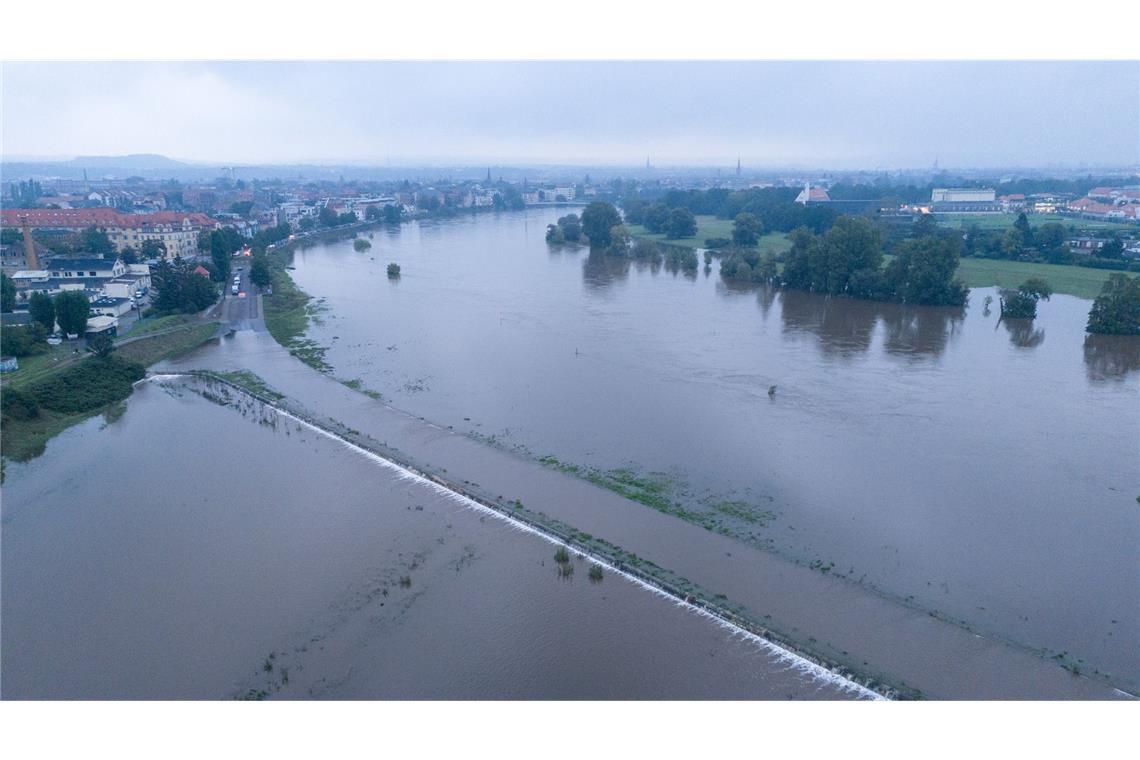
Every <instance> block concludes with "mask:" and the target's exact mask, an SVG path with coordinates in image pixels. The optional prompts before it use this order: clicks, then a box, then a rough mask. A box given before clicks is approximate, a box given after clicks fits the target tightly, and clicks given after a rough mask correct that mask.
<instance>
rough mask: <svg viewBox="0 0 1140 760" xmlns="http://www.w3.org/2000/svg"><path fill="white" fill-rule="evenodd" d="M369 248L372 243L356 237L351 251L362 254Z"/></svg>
mask: <svg viewBox="0 0 1140 760" xmlns="http://www.w3.org/2000/svg"><path fill="white" fill-rule="evenodd" d="M371 247H372V243H370V242H369V241H368V238H361V237H358V238H357V239H356V240H353V241H352V249H353V250H354V251H356V252H357V253H363V252H364V251H367V250H368V249H369V248H371Z"/></svg>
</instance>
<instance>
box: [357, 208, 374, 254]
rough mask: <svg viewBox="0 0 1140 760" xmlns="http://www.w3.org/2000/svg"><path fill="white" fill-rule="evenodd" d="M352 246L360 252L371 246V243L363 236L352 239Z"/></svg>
mask: <svg viewBox="0 0 1140 760" xmlns="http://www.w3.org/2000/svg"><path fill="white" fill-rule="evenodd" d="M369 210H370V211H371V209H369ZM352 247H353V249H354V250H356V251H357V252H358V253H360V252H364V251H367V250H368V249H369V248H371V247H372V243H369V242H368V241H367V240H365V239H364V238H357V239H356V240H353V241H352Z"/></svg>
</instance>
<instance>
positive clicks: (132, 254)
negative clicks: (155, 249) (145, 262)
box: [119, 245, 139, 264]
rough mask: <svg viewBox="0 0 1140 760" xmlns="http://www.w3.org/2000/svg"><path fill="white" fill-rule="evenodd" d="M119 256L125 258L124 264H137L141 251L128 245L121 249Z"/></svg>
mask: <svg viewBox="0 0 1140 760" xmlns="http://www.w3.org/2000/svg"><path fill="white" fill-rule="evenodd" d="M119 258H120V259H122V260H123V263H124V264H137V263H138V261H139V253H138V251H136V250H135V249H134V248H132V247H131V246H129V245H128V246H124V247H123V250H121V251H119Z"/></svg>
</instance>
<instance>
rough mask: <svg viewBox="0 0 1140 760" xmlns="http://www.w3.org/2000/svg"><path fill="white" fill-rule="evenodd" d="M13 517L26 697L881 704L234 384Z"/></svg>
mask: <svg viewBox="0 0 1140 760" xmlns="http://www.w3.org/2000/svg"><path fill="white" fill-rule="evenodd" d="M193 388H197V389H198V390H199V391H203V390H204V391H205V396H207V397H209V398H210V399H213V400H207V397H203V395H201V394H200V393H196V392H193V391H192V389H193ZM217 402H222V403H217ZM223 404H224V405H223ZM2 519H3V525H2V527H3V547H2V548H3V553H2V570H3V574H2V584H3V586H2V592H3V595H2V600H3V610H2V612H3V614H2V619H0V638H2V653H3V654H2V656H3V661H2V669H3V683H2V685H0V688H2V692H3V696H4V698H7V699H19V698H40V699H43V698H48V699H72V698H75V699H152V698H153V699H170V698H191V699H215V698H230V697H233V698H254V699H259V698H329V699H345V698H355V699H368V698H393V699H398V698H484V699H499V698H568V699H575V698H596V699H604V698H776V699H786V698H792V699H802V698H828V699H835V698H848V697H860V696H864V697H865V696H867V693H866V692H864V691H862V690H860V689H858V688H857V687H854V686H853V685H852V684H849V683H846V682H843V681H842V680H841V679H838V678H837V677H834V676H831V675H830V674H828V673H826V672H824V671H820V670H819V669H818V668H814V667H813V666H810V665H808V664H807V663H805V662H803V661H801V660H798V659H796V658H794V657H789V656H787V655H784V654H781V653H780V652H779V651H778V650H775V649H774V648H773V647H771V646H770V645H766V644H764V643H763V642H756V641H753V640H749V639H748V638H746V637H742V636H740V635H739V634H738V633H735V634H734V633H733V632H731V631H729V630H727V629H725V628H723V627H721V626H718V625H716V624H715V623H714V622H711V621H710V620H708V619H707V618H705V617H702V616H700V615H698V614H696V613H694V612H692V611H690V610H686V609H684V608H682V607H678V606H676V604H675V603H674V602H672V601H671V600H668V599H665V598H663V597H661V596H658V595H656V594H653V593H651V592H649V591H647V590H645V589H644V588H641V587H639V586H638V585H637V584H635V583H633V582H631V581H628V580H625V579H623V578H622V577H621V576H619V575H617V574H614V573H609V572H607V573H606V574H605V575H604V576H603V578H602V580H601V581H600V582H591V580H590V579H589V577H588V569H589V562H588V561H586V560H583V559H572V560H571V563H570V564H571V565H572V566H573V568H574V569H573V572H572V573H571V574H570V576H569V577H568V578H567V577H563V576H562V575H560V573H559V572H558V570H557V568H556V564H555V562H554V560H553V555H554V546H553V545H552V544H551V543H550V542H548V541H547V540H544V539H542V538H540V537H537V536H535V535H532V534H529V533H526V532H521V531H519V530H518V529H516V528H512V527H511V526H510V524H508V523H506V522H504V521H503V520H501V519H499V518H497V517H494V516H488V515H487V514H483V513H480V512H479V511H477V510H473V509H471V508H469V507H467V506H465V505H464V504H463V503H462V502H461V501H459V500H457V499H456V498H454V497H453V496H449V495H447V494H446V493H441V492H440V490H439V489H433V488H431V487H428V486H427V485H425V484H423V483H420V482H416V481H414V480H408V479H406V478H402V477H400V474H399V473H398V472H396V471H395V470H393V469H392V468H388V467H382V466H378V465H377V463H376V462H375V461H373V460H372V459H370V458H369V457H368V456H366V455H365V454H363V453H362V452H359V451H356V450H353V449H352V448H350V447H348V446H346V445H344V444H343V443H341V442H338V441H336V440H333V439H330V438H329V437H327V436H325V435H322V434H320V433H319V432H318V431H316V430H314V429H312V428H309V427H307V426H305V425H302V424H300V423H299V422H298V421H296V420H292V419H290V418H288V417H286V416H285V415H281V414H278V413H277V412H276V411H275V410H273V409H271V408H268V407H265V406H264V405H262V404H260V403H257V402H255V401H253V400H251V399H249V398H248V397H246V396H244V395H242V394H237V393H230V392H227V390H226V388H225V387H222V386H217V387H214V386H203V385H202V384H200V383H198V382H196V381H167V382H163V383H159V382H157V381H151V382H148V383H144V384H141V385H140V386H139V387H138V389H137V390H136V392H135V394H134V395H133V396H132V398H131V399H130V400H129V402H128V404H127V410H126V412H125V414H123V415H122V416H121V417H119V418H118V419H116V420H114V421H113V422H110V421H106V420H104V419H102V418H95V419H92V420H90V421H88V422H86V423H84V424H82V425H79V426H77V427H75V428H73V429H71V430H69V431H67V432H65V433H64V434H62V435H61V436H59V437H58V438H57V439H55V440H53V441H52V442H51V444H50V446H49V449H48V451H47V453H46V454H45V455H44V456H42V457H40V458H38V459H35V460H33V461H32V462H30V463H27V464H13V465H10V466H9V467H8V471H7V479H6V481H5V484H4V500H3V517H2Z"/></svg>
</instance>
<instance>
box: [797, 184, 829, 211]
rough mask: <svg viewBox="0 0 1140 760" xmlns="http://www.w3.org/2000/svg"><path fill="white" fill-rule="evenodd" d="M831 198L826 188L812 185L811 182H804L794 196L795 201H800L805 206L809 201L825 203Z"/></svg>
mask: <svg viewBox="0 0 1140 760" xmlns="http://www.w3.org/2000/svg"><path fill="white" fill-rule="evenodd" d="M830 200H831V196H830V195H828V194H827V190H825V189H823V188H822V187H812V186H811V183H810V182H809V183H806V184H805V185H804V189H803V190H801V191H800V194H799V195H797V196H796V203H802V204H804V205H805V206H806V205H807V204H809V203H827V202H828V201H830Z"/></svg>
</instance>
